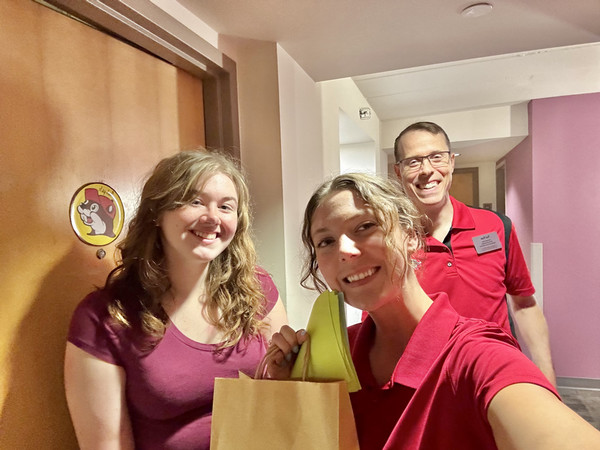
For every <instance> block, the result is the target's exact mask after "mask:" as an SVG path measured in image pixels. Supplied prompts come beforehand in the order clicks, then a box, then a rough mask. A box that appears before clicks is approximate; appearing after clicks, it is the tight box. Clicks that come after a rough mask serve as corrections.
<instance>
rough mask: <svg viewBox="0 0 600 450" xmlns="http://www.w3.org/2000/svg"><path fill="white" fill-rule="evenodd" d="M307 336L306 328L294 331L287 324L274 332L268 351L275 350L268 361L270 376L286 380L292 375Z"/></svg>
mask: <svg viewBox="0 0 600 450" xmlns="http://www.w3.org/2000/svg"><path fill="white" fill-rule="evenodd" d="M307 338H308V335H307V334H306V331H305V330H298V331H294V330H293V329H291V328H290V327H289V326H287V325H284V326H282V327H281V330H279V332H278V333H274V334H273V337H272V338H271V345H270V346H269V349H268V350H267V352H273V353H272V356H271V357H270V358H269V361H268V363H267V374H268V376H269V378H274V379H277V380H284V379H286V378H289V377H290V374H291V372H292V367H293V366H294V362H295V361H296V357H297V356H298V352H299V351H300V346H301V345H302V344H303V343H304V341H306V339H307Z"/></svg>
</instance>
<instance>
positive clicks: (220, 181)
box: [196, 172, 238, 199]
mask: <svg viewBox="0 0 600 450" xmlns="http://www.w3.org/2000/svg"><path fill="white" fill-rule="evenodd" d="M196 191H197V192H200V193H202V192H211V193H221V194H223V196H227V197H233V198H236V199H237V197H238V193H237V188H236V186H235V183H234V182H233V180H232V179H231V178H229V176H227V175H225V174H224V173H221V172H217V173H212V174H208V175H205V176H202V177H200V179H199V180H198V182H197V183H196Z"/></svg>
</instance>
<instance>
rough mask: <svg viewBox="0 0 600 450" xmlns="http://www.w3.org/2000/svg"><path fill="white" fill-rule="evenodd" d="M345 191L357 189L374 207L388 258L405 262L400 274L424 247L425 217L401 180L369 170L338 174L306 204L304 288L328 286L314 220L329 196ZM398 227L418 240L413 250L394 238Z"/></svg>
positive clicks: (355, 191) (324, 287)
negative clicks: (319, 258)
mask: <svg viewBox="0 0 600 450" xmlns="http://www.w3.org/2000/svg"><path fill="white" fill-rule="evenodd" d="M345 190H348V191H352V192H354V193H355V194H356V195H358V196H359V197H360V198H361V199H362V200H363V201H364V202H365V203H366V204H367V205H368V206H369V207H370V208H371V209H372V210H373V213H374V215H375V218H376V220H377V222H378V224H379V226H381V227H382V229H383V231H384V233H385V245H386V248H387V250H388V257H389V258H390V259H391V260H393V259H395V255H398V254H399V255H401V258H402V260H403V262H404V264H402V265H400V266H399V267H402V268H403V269H402V270H401V271H400V272H399V273H398V275H399V276H400V277H401V278H403V277H404V276H405V275H406V273H407V271H408V270H409V267H410V266H411V264H410V263H411V259H414V258H415V255H416V254H418V253H419V251H420V250H422V249H423V248H424V245H425V244H424V243H425V229H424V217H423V216H422V215H421V213H420V212H419V211H418V209H417V208H416V206H415V205H414V204H413V202H412V201H411V200H410V198H409V197H408V196H407V195H406V193H405V191H404V188H403V187H402V185H400V183H398V182H397V181H395V180H391V179H389V178H383V177H379V176H376V175H369V174H366V173H346V174H343V175H338V176H336V177H335V178H332V179H330V180H328V181H325V182H324V183H323V184H321V186H319V187H318V188H317V189H316V190H315V192H314V194H313V195H312V196H311V198H310V200H309V201H308V204H307V205H306V210H305V212H304V223H303V226H302V242H303V243H304V247H305V250H306V252H307V257H306V260H305V264H304V269H303V273H302V279H301V282H300V284H301V285H302V286H303V287H305V288H308V289H314V290H317V291H319V292H323V291H324V290H326V289H327V285H326V283H325V281H324V280H323V279H322V278H321V274H320V273H319V265H318V263H317V254H316V249H315V245H314V243H313V241H312V237H311V227H312V219H313V216H314V213H315V211H316V210H317V208H319V206H321V205H322V204H323V201H324V200H325V198H326V197H328V196H329V195H330V194H332V193H334V192H339V191H345ZM397 227H399V228H400V229H401V230H402V231H403V232H404V233H405V235H406V236H408V237H409V238H415V239H416V242H417V245H416V248H415V249H414V250H412V251H410V252H409V250H408V249H407V246H406V245H401V243H400V242H397V240H396V239H395V238H394V233H393V231H394V230H395V229H396V228H397ZM392 255H394V256H392Z"/></svg>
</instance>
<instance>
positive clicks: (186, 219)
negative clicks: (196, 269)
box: [159, 173, 238, 267]
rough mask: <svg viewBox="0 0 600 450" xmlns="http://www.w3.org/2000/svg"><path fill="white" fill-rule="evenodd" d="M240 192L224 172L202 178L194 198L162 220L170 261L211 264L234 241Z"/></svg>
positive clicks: (160, 222) (161, 225) (163, 234)
mask: <svg viewBox="0 0 600 450" xmlns="http://www.w3.org/2000/svg"><path fill="white" fill-rule="evenodd" d="M237 210H238V194H237V190H236V188H235V185H234V183H233V181H231V179H230V178H229V177H228V176H226V175H224V174H221V173H217V174H215V175H212V176H210V177H208V178H206V179H204V180H201V181H200V182H199V183H198V186H197V187H196V194H195V196H194V198H193V199H192V200H191V201H190V202H189V203H187V204H185V205H183V206H181V207H178V208H176V209H173V210H170V211H166V212H164V213H163V214H162V217H161V218H160V220H159V224H160V228H161V238H162V243H163V247H164V251H165V257H166V260H167V264H168V265H169V266H170V267H172V266H173V265H174V264H177V263H178V262H182V263H186V264H197V263H200V264H204V265H206V264H208V263H209V262H210V261H212V260H213V259H215V258H216V257H217V256H219V255H220V254H221V253H222V252H223V251H224V250H225V249H226V248H227V246H228V245H229V244H230V243H231V241H232V239H233V237H234V236H235V232H236V230H237V223H238V211H237Z"/></svg>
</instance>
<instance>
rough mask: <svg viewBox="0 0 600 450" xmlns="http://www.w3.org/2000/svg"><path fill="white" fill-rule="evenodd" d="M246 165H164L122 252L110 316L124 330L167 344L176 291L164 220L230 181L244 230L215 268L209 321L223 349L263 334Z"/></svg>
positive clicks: (184, 160) (201, 155)
mask: <svg viewBox="0 0 600 450" xmlns="http://www.w3.org/2000/svg"><path fill="white" fill-rule="evenodd" d="M238 167H239V166H238V164H237V163H236V162H235V161H234V160H233V159H232V158H230V157H229V156H227V155H225V154H222V153H219V152H214V151H208V150H204V149H199V150H189V151H182V152H179V153H177V154H175V155H173V156H171V157H168V158H165V159H163V160H162V161H160V162H159V163H158V165H157V166H156V167H155V169H154V171H153V172H152V174H151V175H150V177H149V178H148V180H147V181H146V183H145V184H144V188H143V190H142V194H141V199H140V202H139V206H138V209H137V211H136V213H135V215H134V217H133V218H132V220H131V221H130V224H129V228H128V232H127V236H126V237H125V238H124V239H123V241H122V242H121V243H120V244H119V245H118V246H117V250H118V252H119V254H120V260H119V262H118V264H117V267H116V268H115V269H114V270H113V271H112V272H111V273H110V274H109V275H108V278H107V280H106V285H105V289H107V290H108V291H109V292H110V293H111V296H112V298H113V301H112V303H111V304H110V306H109V312H110V314H111V316H112V317H113V319H114V320H116V322H117V323H119V324H121V325H122V326H124V327H127V328H130V327H133V326H139V327H140V328H141V329H142V331H143V332H144V333H145V335H146V336H148V337H150V338H154V339H155V340H160V339H161V338H162V336H163V335H164V332H165V329H166V326H167V323H168V317H167V315H166V313H165V311H164V310H163V308H162V306H161V304H160V301H161V299H162V298H163V296H164V295H165V293H166V292H167V291H168V290H169V288H170V287H171V283H170V281H169V276H168V273H167V268H166V260H165V253H164V249H163V243H162V238H161V231H160V228H159V227H158V224H159V223H160V218H161V217H162V214H164V213H165V212H166V211H172V210H174V209H177V208H180V207H182V206H184V205H186V204H188V203H189V202H191V201H192V200H193V199H194V198H195V196H196V192H197V189H198V185H201V184H203V183H204V182H206V181H207V180H208V178H210V177H211V176H213V175H216V174H224V175H226V176H227V177H229V178H230V179H231V181H233V184H234V185H235V188H236V191H237V194H238V208H237V219H238V223H237V230H236V233H235V236H234V237H233V239H232V241H231V243H230V244H229V245H228V246H227V248H226V249H225V250H224V251H223V252H222V253H221V254H220V255H219V256H217V257H216V258H215V259H214V260H213V261H211V262H210V263H209V265H208V273H207V277H206V278H207V279H206V284H207V285H206V293H207V301H206V307H205V308H206V309H205V311H204V312H205V314H206V318H207V320H208V321H209V322H210V323H211V324H213V325H214V326H215V327H216V328H217V329H218V330H220V331H221V332H222V333H223V335H224V342H223V344H222V346H221V348H225V347H231V346H234V345H236V344H237V343H238V342H239V341H240V339H242V338H249V337H251V336H255V335H257V334H258V333H259V332H260V330H261V329H262V328H263V326H264V323H263V322H262V320H261V318H262V315H263V313H264V311H263V305H264V294H263V293H262V290H261V286H260V282H259V280H258V278H257V274H256V260H257V257H256V250H255V248H254V244H253V241H252V238H251V230H250V223H251V213H250V196H249V192H248V187H247V185H246V181H245V179H244V176H243V174H242V172H241V169H240V168H238Z"/></svg>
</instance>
